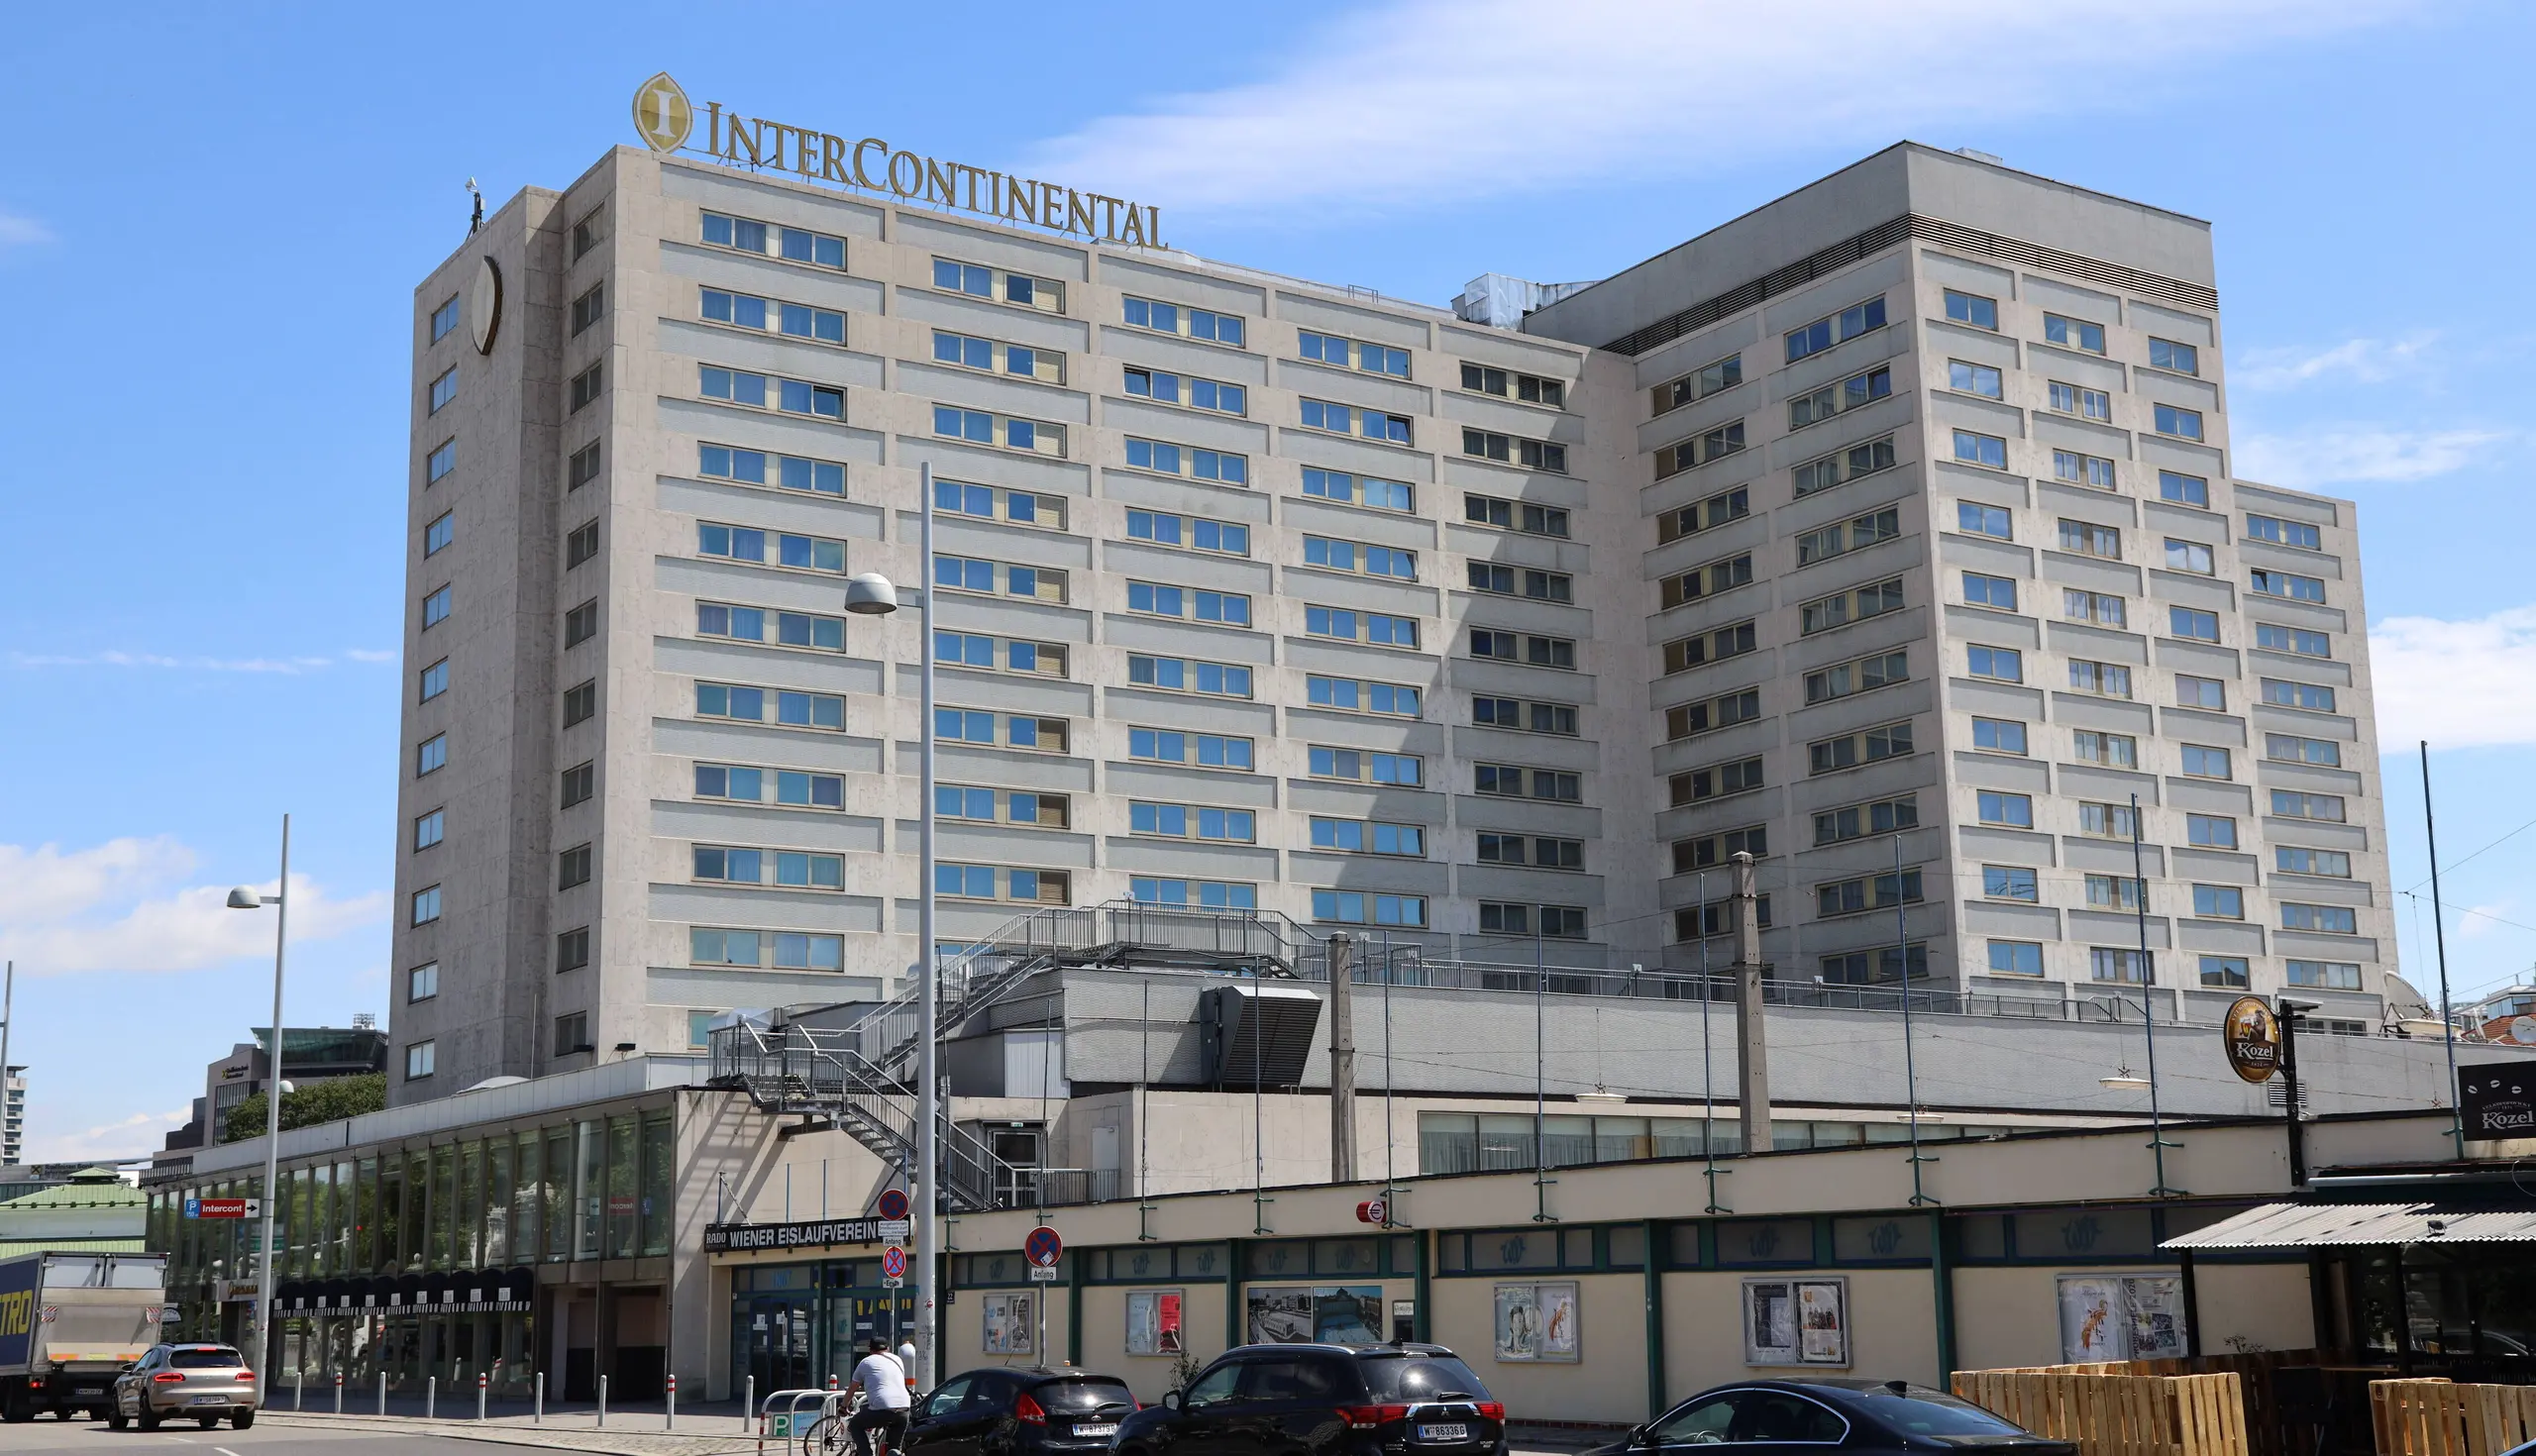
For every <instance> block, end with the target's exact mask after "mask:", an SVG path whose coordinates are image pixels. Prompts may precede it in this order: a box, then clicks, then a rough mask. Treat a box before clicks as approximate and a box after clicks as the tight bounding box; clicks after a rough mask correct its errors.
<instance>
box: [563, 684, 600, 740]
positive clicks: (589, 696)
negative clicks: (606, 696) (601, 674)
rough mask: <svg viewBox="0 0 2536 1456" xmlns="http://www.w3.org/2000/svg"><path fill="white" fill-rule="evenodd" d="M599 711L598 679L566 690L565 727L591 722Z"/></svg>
mask: <svg viewBox="0 0 2536 1456" xmlns="http://www.w3.org/2000/svg"><path fill="white" fill-rule="evenodd" d="M597 711H598V679H597V678H595V677H593V678H591V679H590V680H589V681H587V682H582V683H578V684H576V685H574V686H571V687H567V688H565V689H564V726H565V727H567V728H570V727H572V726H573V725H574V724H576V723H584V722H587V721H589V719H590V717H591V715H592V714H594V713H596V712H597Z"/></svg>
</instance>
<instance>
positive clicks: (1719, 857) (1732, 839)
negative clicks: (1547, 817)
mask: <svg viewBox="0 0 2536 1456" xmlns="http://www.w3.org/2000/svg"><path fill="white" fill-rule="evenodd" d="M1497 837H1498V838H1500V839H1520V838H1521V837H1522V836H1520V835H1499V836H1497ZM1487 838H1488V836H1486V835H1482V836H1481V839H1482V841H1483V842H1485V840H1486V839H1487ZM1769 840H1770V831H1769V827H1768V826H1767V825H1763V824H1751V825H1746V826H1745V827H1744V828H1742V829H1729V830H1726V831H1725V832H1723V833H1720V834H1708V835H1702V836H1701V837H1699V838H1697V839H1677V840H1674V841H1673V873H1674V874H1676V875H1688V874H1690V873H1692V872H1693V871H1696V870H1705V869H1707V868H1709V867H1711V866H1713V865H1723V864H1726V863H1728V862H1730V861H1732V860H1733V859H1734V858H1735V857H1736V856H1737V855H1739V854H1745V855H1750V856H1751V857H1752V858H1753V859H1756V860H1761V859H1767V858H1769V853H1770V843H1769ZM1546 842H1547V841H1544V843H1546ZM1560 843H1575V841H1566V840H1562V841H1560ZM1577 848H1578V859H1577V862H1576V863H1575V864H1574V865H1561V866H1560V868H1561V869H1575V870H1581V869H1583V868H1584V867H1585V862H1584V859H1583V849H1584V846H1583V845H1582V844H1581V843H1579V844H1578V845H1577ZM1480 858H1482V859H1486V858H1487V856H1486V855H1484V854H1483V855H1482V856H1481V857H1480ZM1508 863H1510V864H1511V863H1513V862H1512V861H1509V862H1508Z"/></svg>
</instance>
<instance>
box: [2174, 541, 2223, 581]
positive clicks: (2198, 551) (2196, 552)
mask: <svg viewBox="0 0 2536 1456" xmlns="http://www.w3.org/2000/svg"><path fill="white" fill-rule="evenodd" d="M2166 570H2167V571H2169V572H2192V573H2193V574H2194V575H2196V576H2207V575H2210V574H2212V573H2213V567H2212V560H2211V551H2210V548H2209V547H2207V546H2204V545H2202V544H2201V543H2200V542H2198V541H2177V540H2176V539H2174V538H2173V537H2171V536H2169V537H2167V538H2166Z"/></svg>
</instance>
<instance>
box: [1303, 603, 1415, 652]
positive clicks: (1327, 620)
mask: <svg viewBox="0 0 2536 1456" xmlns="http://www.w3.org/2000/svg"><path fill="white" fill-rule="evenodd" d="M1304 633H1305V635H1306V636H1309V637H1334V638H1338V639H1340V640H1341V641H1346V642H1359V641H1362V642H1370V643H1374V644H1376V645H1378V646H1382V647H1416V646H1417V645H1418V619H1417V618H1416V617H1395V616H1392V615H1390V614H1389V613H1387V612H1360V611H1356V610H1354V609H1352V608H1349V607H1326V606H1306V607H1305V608H1304Z"/></svg>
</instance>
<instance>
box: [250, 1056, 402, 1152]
mask: <svg viewBox="0 0 2536 1456" xmlns="http://www.w3.org/2000/svg"><path fill="white" fill-rule="evenodd" d="M386 1105H387V1074H386V1073H384V1072H367V1073H364V1074H362V1075H361V1076H359V1077H329V1078H327V1079H326V1080H325V1081H323V1082H312V1083H309V1084H308V1085H307V1086H305V1087H294V1088H293V1089H291V1090H290V1091H289V1092H284V1093H282V1097H281V1130H282V1131H284V1132H288V1131H290V1130H291V1129H292V1128H294V1127H309V1126H313V1125H314V1124H316V1123H320V1122H340V1121H342V1120H343V1119H344V1118H347V1117H358V1116H360V1115H361V1114H362V1113H364V1112H375V1111H377V1110H379V1109H380V1108H382V1107H384V1106H386ZM264 1116H265V1113H264V1093H263V1092H255V1093H253V1094H251V1095H250V1096H248V1098H247V1099H246V1100H245V1101H242V1102H240V1103H239V1104H238V1105H237V1106H235V1107H233V1108H231V1109H230V1111H229V1125H228V1127H227V1128H226V1129H225V1130H224V1131H223V1132H222V1133H221V1135H220V1140H221V1141H222V1142H225V1143H234V1142H238V1141H240V1140H242V1139H245V1138H251V1137H262V1136H264Z"/></svg>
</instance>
